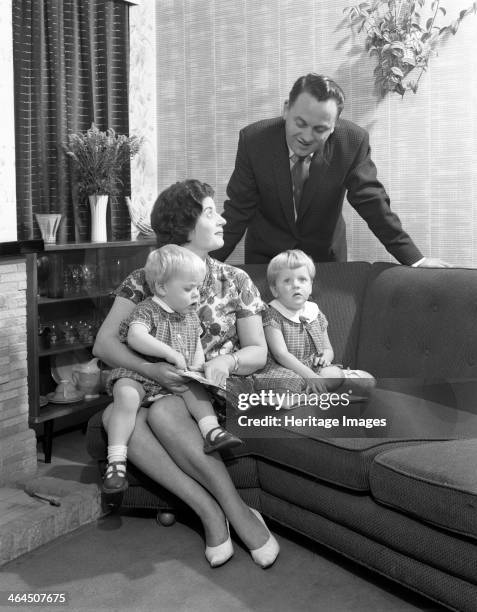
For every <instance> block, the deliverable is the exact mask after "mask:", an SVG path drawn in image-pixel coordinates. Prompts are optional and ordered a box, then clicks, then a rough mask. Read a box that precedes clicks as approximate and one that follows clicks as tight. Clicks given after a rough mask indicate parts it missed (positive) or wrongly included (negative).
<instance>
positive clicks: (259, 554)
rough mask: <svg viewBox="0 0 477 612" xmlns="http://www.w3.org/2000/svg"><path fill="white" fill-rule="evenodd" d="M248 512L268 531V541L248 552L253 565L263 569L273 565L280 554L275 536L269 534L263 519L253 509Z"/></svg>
mask: <svg viewBox="0 0 477 612" xmlns="http://www.w3.org/2000/svg"><path fill="white" fill-rule="evenodd" d="M250 510H251V511H252V512H253V513H254V514H255V516H256V517H257V518H258V520H259V521H260V522H261V523H262V525H263V526H264V527H265V529H266V530H267V531H268V540H267V541H266V542H265V544H264V545H263V546H260V548H255V549H254V550H251V551H250V554H251V555H252V559H253V560H254V561H255V563H256V564H257V565H260V567H262V568H263V569H265V568H267V567H270V566H271V565H273V564H274V563H275V561H276V559H277V557H278V553H279V552H280V546H279V544H278V542H277V540H276V538H275V536H273V535H272V534H271V533H270V530H269V529H268V527H267V526H266V525H265V521H264V520H263V517H262V515H261V514H260V512H259V511H258V510H255V508H250Z"/></svg>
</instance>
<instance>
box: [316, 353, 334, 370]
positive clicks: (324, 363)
mask: <svg viewBox="0 0 477 612" xmlns="http://www.w3.org/2000/svg"><path fill="white" fill-rule="evenodd" d="M330 365H331V361H330V360H329V358H328V357H327V355H326V353H324V352H323V353H320V354H319V355H316V357H315V358H314V359H313V367H314V368H326V367H328V366H330Z"/></svg>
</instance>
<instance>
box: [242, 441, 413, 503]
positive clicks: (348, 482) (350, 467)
mask: <svg viewBox="0 0 477 612" xmlns="http://www.w3.org/2000/svg"><path fill="white" fill-rule="evenodd" d="M403 444H412V442H402V441H395V440H384V439H381V438H375V439H364V438H326V439H325V438H322V439H313V438H306V437H302V436H294V437H292V436H289V437H286V438H281V439H276V438H250V439H248V440H246V444H244V445H243V446H242V447H240V448H239V450H235V449H234V455H235V456H245V455H249V454H252V455H255V456H257V457H261V458H263V459H265V460H267V461H271V462H273V463H276V464H279V465H283V466H286V467H287V468H289V469H291V470H293V471H295V472H296V473H302V474H306V475H308V476H311V477H313V478H316V479H318V480H321V481H324V482H328V483H331V484H333V485H336V486H339V487H344V488H346V489H351V490H353V491H361V492H367V491H369V469H370V466H371V464H372V462H373V459H374V457H376V455H378V454H379V453H381V452H382V451H383V450H386V449H390V448H395V447H397V446H398V447H400V446H402V445H403Z"/></svg>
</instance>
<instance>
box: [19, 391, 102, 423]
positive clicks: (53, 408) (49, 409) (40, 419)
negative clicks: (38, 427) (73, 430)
mask: <svg viewBox="0 0 477 612" xmlns="http://www.w3.org/2000/svg"><path fill="white" fill-rule="evenodd" d="M111 402H112V398H111V397H110V396H109V395H104V394H103V395H100V396H99V397H97V398H94V399H90V400H81V401H79V402H74V403H72V404H52V403H50V404H47V405H46V406H43V407H42V408H40V411H39V413H38V414H37V415H33V416H31V417H30V423H35V424H37V423H44V422H45V421H50V420H52V419H59V418H60V417H64V416H68V415H69V414H71V413H73V412H85V411H86V412H88V411H92V413H94V412H97V411H98V410H100V409H102V408H105V407H106V406H107V405H108V404H110V403H111ZM85 418H86V415H85Z"/></svg>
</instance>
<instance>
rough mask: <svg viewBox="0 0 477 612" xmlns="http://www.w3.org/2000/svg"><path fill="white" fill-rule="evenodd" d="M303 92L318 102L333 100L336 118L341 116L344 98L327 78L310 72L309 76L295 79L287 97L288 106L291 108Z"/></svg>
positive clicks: (339, 90) (340, 91)
mask: <svg viewBox="0 0 477 612" xmlns="http://www.w3.org/2000/svg"><path fill="white" fill-rule="evenodd" d="M304 92H306V93H308V94H310V96H313V97H314V98H316V99H317V100H318V102H326V100H335V102H336V104H337V106H338V117H339V116H340V115H341V111H342V110H343V107H344V102H345V96H344V93H343V90H342V89H341V87H340V86H339V85H338V84H337V83H335V82H334V81H333V80H332V79H330V78H329V77H327V76H324V75H322V74H314V73H313V72H310V73H309V74H306V75H305V76H302V77H300V78H299V79H297V80H296V81H295V83H294V84H293V87H292V88H291V91H290V94H289V96H288V104H289V106H293V104H294V102H295V100H296V99H297V98H298V96H299V95H300V94H302V93H304Z"/></svg>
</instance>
